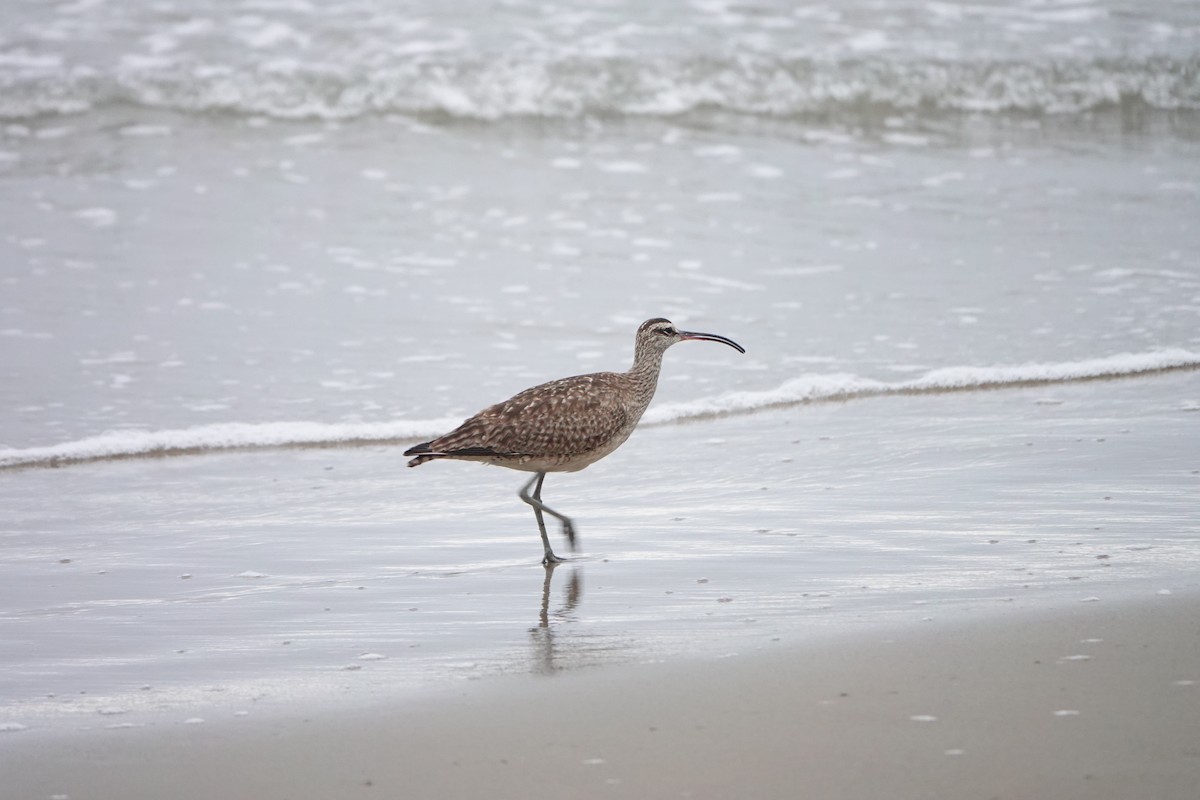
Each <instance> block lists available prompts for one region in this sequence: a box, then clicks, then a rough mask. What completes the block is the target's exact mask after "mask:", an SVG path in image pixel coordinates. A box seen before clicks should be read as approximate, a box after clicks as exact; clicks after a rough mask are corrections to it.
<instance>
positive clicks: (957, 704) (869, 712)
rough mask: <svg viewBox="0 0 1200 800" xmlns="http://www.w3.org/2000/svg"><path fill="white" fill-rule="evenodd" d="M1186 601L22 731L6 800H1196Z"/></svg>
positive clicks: (1194, 651)
mask: <svg viewBox="0 0 1200 800" xmlns="http://www.w3.org/2000/svg"><path fill="white" fill-rule="evenodd" d="M1197 742H1200V592H1197V591H1196V587H1192V589H1191V590H1190V591H1188V592H1184V593H1173V594H1170V595H1154V596H1152V597H1149V598H1127V599H1126V600H1124V601H1123V602H1095V603H1078V604H1075V605H1074V606H1071V607H1066V606H1059V607H1056V608H1054V609H1052V610H1046V609H1043V610H1041V611H1030V610H1015V611H1011V612H1005V613H993V614H991V615H989V616H988V617H986V618H985V619H983V620H978V619H976V620H973V621H947V622H941V623H938V624H930V625H922V624H920V623H910V624H906V625H901V626H898V627H894V628H888V627H881V626H872V627H866V628H864V630H862V631H860V632H857V633H855V634H852V635H847V634H845V633H843V634H839V635H837V636H826V637H823V638H821V637H818V638H817V639H815V640H814V641H813V642H811V643H810V644H809V645H806V646H799V647H791V648H788V649H786V650H783V651H777V652H774V653H770V654H760V655H754V656H749V657H732V658H724V659H711V660H703V661H694V662H690V663H682V664H671V665H663V664H641V665H626V666H623V667H617V668H609V669H597V670H585V671H581V672H575V673H570V674H565V675H558V676H553V677H546V676H542V677H510V678H501V679H496V680H492V681H482V682H467V683H463V684H460V685H459V686H457V687H455V688H453V689H447V690H445V691H443V692H439V693H437V694H436V695H435V696H430V697H426V698H424V699H421V700H414V701H412V702H404V703H388V702H384V703H381V704H379V705H378V706H377V707H374V708H370V709H358V710H354V711H349V712H347V711H345V710H339V709H337V708H336V707H327V708H323V709H322V708H312V709H305V710H303V711H297V712H295V713H283V714H277V715H266V716H260V715H256V714H250V715H248V716H244V717H239V718H233V717H227V718H224V719H209V720H206V721H205V722H204V724H198V723H196V722H194V721H193V723H191V724H188V723H182V724H181V723H179V722H175V723H173V724H172V723H166V722H163V723H160V724H151V725H149V726H147V727H142V728H135V729H127V730H120V731H107V732H104V733H103V734H102V735H99V736H98V735H97V734H96V733H95V732H92V733H90V734H89V733H78V734H75V735H72V736H67V737H60V738H57V739H55V740H54V741H53V744H52V746H47V744H48V743H47V742H46V741H42V740H39V739H38V738H37V737H36V735H35V732H34V731H29V732H27V734H25V735H22V736H12V737H6V739H5V741H4V747H3V748H2V749H0V767H2V770H3V774H4V783H5V796H6V797H12V798H22V799H24V798H29V799H30V800H32V799H33V798H49V797H69V798H71V800H135V799H137V798H162V797H172V798H178V799H179V800H188V799H190V798H196V799H197V800H199V799H200V798H214V797H221V798H229V799H230V800H240V799H241V798H245V799H246V800H267V799H268V798H291V799H292V800H305V799H306V798H311V799H312V800H317V799H318V798H322V799H323V798H331V797H340V798H371V797H389V798H401V797H403V798H468V797H493V798H609V797H638V798H677V797H692V798H728V797H738V796H740V797H761V798H795V797H814V798H823V797H828V798H843V799H851V798H863V799H864V800H867V799H868V798H880V797H888V798H1003V799H1005V800H1007V799H1008V798H1014V799H1015V798H1050V797H1053V798H1059V799H1060V800H1069V799H1070V798H1080V799H1081V800H1082V798H1090V799H1091V800H1107V799H1109V798H1111V800H1130V798H1154V800H1192V798H1194V797H1195V796H1196V787H1197V786H1200V748H1198V747H1197Z"/></svg>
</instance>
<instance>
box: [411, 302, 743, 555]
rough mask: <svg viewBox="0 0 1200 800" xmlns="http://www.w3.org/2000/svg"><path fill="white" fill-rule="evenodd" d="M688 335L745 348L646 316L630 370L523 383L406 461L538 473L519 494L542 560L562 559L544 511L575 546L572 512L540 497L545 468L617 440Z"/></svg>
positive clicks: (568, 468)
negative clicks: (666, 356)
mask: <svg viewBox="0 0 1200 800" xmlns="http://www.w3.org/2000/svg"><path fill="white" fill-rule="evenodd" d="M687 339H702V340H708V341H716V342H721V343H722V344H727V345H729V346H730V347H733V348H735V349H736V350H738V351H739V352H743V353H744V352H745V350H743V349H742V347H741V346H740V345H738V344H737V343H736V342H733V341H732V340H730V339H726V338H725V337H723V336H717V335H715V334H710V333H692V332H688V331H680V330H677V329H676V328H675V326H674V325H673V324H672V323H671V322H670V321H669V320H665V319H662V318H661V317H658V318H655V319H650V320H646V321H645V322H643V323H642V325H641V326H640V327H639V328H638V331H637V336H636V339H635V349H634V360H633V367H632V368H630V370H629V371H628V372H596V373H592V374H590V375H576V376H574V377H572V378H563V379H561V380H557V381H550V382H549V383H543V384H541V385H540V386H534V387H533V388H532V389H526V390H525V391H523V392H520V393H519V394H517V395H514V396H513V397H511V398H509V399H508V400H505V401H504V402H502V403H497V404H496V405H494V406H489V407H488V408H485V409H484V410H483V411H480V412H479V413H478V414H476V415H475V416H473V417H471V418H470V419H468V420H466V421H465V422H463V424H461V425H459V426H458V427H457V428H455V429H454V430H453V431H451V432H450V433H447V434H445V435H444V436H439V437H438V438H436V439H433V440H431V441H428V442H422V443H421V444H418V445H416V446H415V447H411V448H409V449H408V450H406V451H405V453H404V455H406V456H414V458H413V459H412V460H411V461H409V462H408V465H409V466H410V467H416V466H420V465H421V464H424V463H426V462H428V461H434V460H437V459H443V458H448V459H457V460H463V461H481V462H483V463H486V464H495V465H497V466H503V467H509V468H511V469H519V470H524V471H527V472H536V473H537V475H535V476H534V478H533V479H531V480H530V481H529V483H528V484H526V485H525V487H524V488H523V489H522V490H521V495H520V496H521V499H522V500H524V501H525V502H527V503H529V504H530V505H531V506H533V510H534V515H535V516H536V517H537V521H538V528H539V530H540V531H541V535H542V543H543V545H544V547H545V557H544V559H543V561H544V562H545V563H553V562H556V561H559V560H560V559H559V558H558V557H557V556H555V555H554V553H553V551H552V550H551V549H550V541H549V539H548V538H547V536H546V528H545V523H544V521H543V519H542V512H543V511H544V512H546V513H549V514H551V515H552V516H555V517H558V518H559V519H560V520H561V521H562V523H563V531H564V533H565V534H566V535H567V538H568V539H569V540H570V541H571V543H572V546H573V545H574V528H573V526H572V523H571V520H570V519H569V518H568V517H566V516H565V515H563V514H560V513H558V512H557V511H554V510H553V509H551V508H549V507H547V506H546V505H545V504H543V503H542V502H541V489H542V481H543V480H544V479H545V477H546V473H547V472H574V471H577V470H581V469H583V468H584V467H587V466H588V465H589V464H594V463H595V462H596V461H599V460H600V459H601V458H603V457H604V456H606V455H608V454H609V453H611V452H613V451H614V450H616V449H617V448H618V447H620V446H621V445H622V444H623V443H624V442H625V440H626V439H628V438H629V435H630V434H631V433H633V429H634V428H635V427H636V426H637V423H638V420H640V419H641V417H642V414H643V413H644V412H645V411H646V408H647V406H649V405H650V400H651V399H652V398H653V397H654V390H655V388H656V387H657V385H658V373H659V369H660V368H661V366H662V355H663V353H664V352H665V351H666V349H667V348H668V347H670V346H671V345H673V344H675V343H676V342H681V341H685V340H687ZM535 483H536V485H537V487H536V489H534V491H533V492H532V494H531V493H530V491H529V490H530V489H531V488H533V487H534V484H535Z"/></svg>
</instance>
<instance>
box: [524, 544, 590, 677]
mask: <svg viewBox="0 0 1200 800" xmlns="http://www.w3.org/2000/svg"><path fill="white" fill-rule="evenodd" d="M558 566H559V564H558V563H557V562H550V563H548V564H546V565H545V569H546V577H545V579H544V580H543V581H542V607H541V610H540V612H539V614H538V624H537V627H535V628H530V629H529V635H530V637H531V638H532V640H533V656H534V663H533V671H534V672H540V673H542V674H544V675H549V674H552V673H555V672H557V671H558V670H559V669H561V668H562V666H565V665H562V666H560V664H559V663H558V662H559V658H558V656H559V654H558V653H556V651H555V637H556V634H557V631H556V629H555V628H556V626H557V625H558V624H559V623H562V622H569V621H570V620H571V619H572V618H573V617H574V615H575V608H576V606H578V605H579V601H580V599H581V598H582V597H583V574H582V571H581V569H580V568H579V567H578V566H572V567H571V571H570V575H569V576H568V577H567V585H566V591H565V593H564V597H563V603H562V605H561V606H559V608H557V609H556V610H555V611H553V612H551V611H550V593H551V585H552V584H553V582H554V571H555V569H557V568H558ZM552 621H553V622H554V625H551V622H552Z"/></svg>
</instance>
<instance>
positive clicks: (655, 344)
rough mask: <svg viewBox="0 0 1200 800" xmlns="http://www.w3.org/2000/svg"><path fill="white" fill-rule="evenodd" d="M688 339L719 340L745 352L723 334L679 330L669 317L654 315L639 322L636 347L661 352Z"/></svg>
mask: <svg viewBox="0 0 1200 800" xmlns="http://www.w3.org/2000/svg"><path fill="white" fill-rule="evenodd" d="M688 339H697V340H701V341H707V342H720V343H721V344H727V345H729V346H730V347H732V348H733V349H734V350H737V351H738V352H739V353H744V352H746V349H745V348H744V347H742V346H741V345H740V344H738V343H737V342H735V341H733V340H732V339H726V338H725V337H724V336H718V335H717V334H715V333H697V332H695V331H681V330H679V328H676V327H675V324H674V323H673V322H671V320H669V319H663V318H662V317H655V318H654V319H648V320H646V321H645V322H643V323H642V324H641V326H640V327H639V328H638V332H637V348H638V350H642V349H643V348H645V349H647V350H649V351H652V352H655V351H656V352H659V353H661V352H663V351H664V350H666V349H667V348H668V347H670V346H671V345H673V344H675V343H676V342H683V341H687V340H688Z"/></svg>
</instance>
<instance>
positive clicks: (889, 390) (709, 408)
mask: <svg viewBox="0 0 1200 800" xmlns="http://www.w3.org/2000/svg"><path fill="white" fill-rule="evenodd" d="M1196 368H1200V353H1193V352H1191V351H1188V350H1182V349H1179V348H1169V349H1164V350H1156V351H1153V352H1148V353H1123V354H1121V355H1114V356H1107V357H1104V358H1092V359H1085V360H1081V361H1068V362H1060V363H1049V364H1023V365H1019V366H994V367H947V368H943V369H935V370H932V371H930V372H927V373H925V374H924V375H921V376H919V377H917V378H913V379H912V380H907V381H900V382H894V383H888V382H884V381H878V380H874V379H872V378H864V377H861V376H858V375H853V374H848V373H835V374H830V375H811V374H809V375H800V376H798V377H795V378H792V379H790V380H787V381H785V382H784V383H782V384H781V385H779V386H777V387H775V388H773V389H767V390H763V391H738V392H726V393H724V394H719V395H715V396H713V397H706V398H701V399H698V400H692V401H689V402H684V403H668V404H664V405H660V406H655V407H653V408H651V409H650V410H649V411H648V412H647V413H646V416H645V417H644V418H643V424H650V425H663V424H670V423H673V422H680V421H684V420H689V419H700V418H704V417H712V416H720V415H725V414H741V413H752V412H754V411H758V410H761V409H767V408H779V407H784V406H791V405H799V404H802V403H810V402H817V401H845V400H854V399H859V398H866V397H881V396H887V395H910V394H931V393H943V392H963V391H978V390H986V389H997V388H1004V387H1017V386H1037V385H1045V384H1056V383H1069V382H1074V381H1084V380H1100V379H1106V378H1122V377H1130V376H1135V375H1145V374H1148V373H1156V372H1165V371H1170V370H1178V369H1196ZM459 422H461V420H460V419H458V418H457V417H454V418H443V419H425V420H395V421H391V422H361V423H319V422H268V423H262V424H250V423H225V424H217V425H201V426H197V427H192V428H181V429H174V430H160V431H112V432H109V433H104V434H101V435H99V436H90V437H87V438H85V439H78V440H76V441H71V442H62V443H60V444H54V445H48V446H43V447H26V448H5V449H0V469H14V468H21V467H53V466H62V465H66V464H75V463H82V462H88V461H104V460H110V459H119V458H136V457H144V456H167V455H183V454H189V453H206V452H212V451H218V450H245V449H260V448H271V447H339V446H352V445H368V444H398V443H400V442H409V441H414V440H417V439H423V438H432V437H434V436H437V435H439V434H441V433H445V432H446V431H449V430H451V429H452V428H454V427H455V426H456V425H458V423H459Z"/></svg>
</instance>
